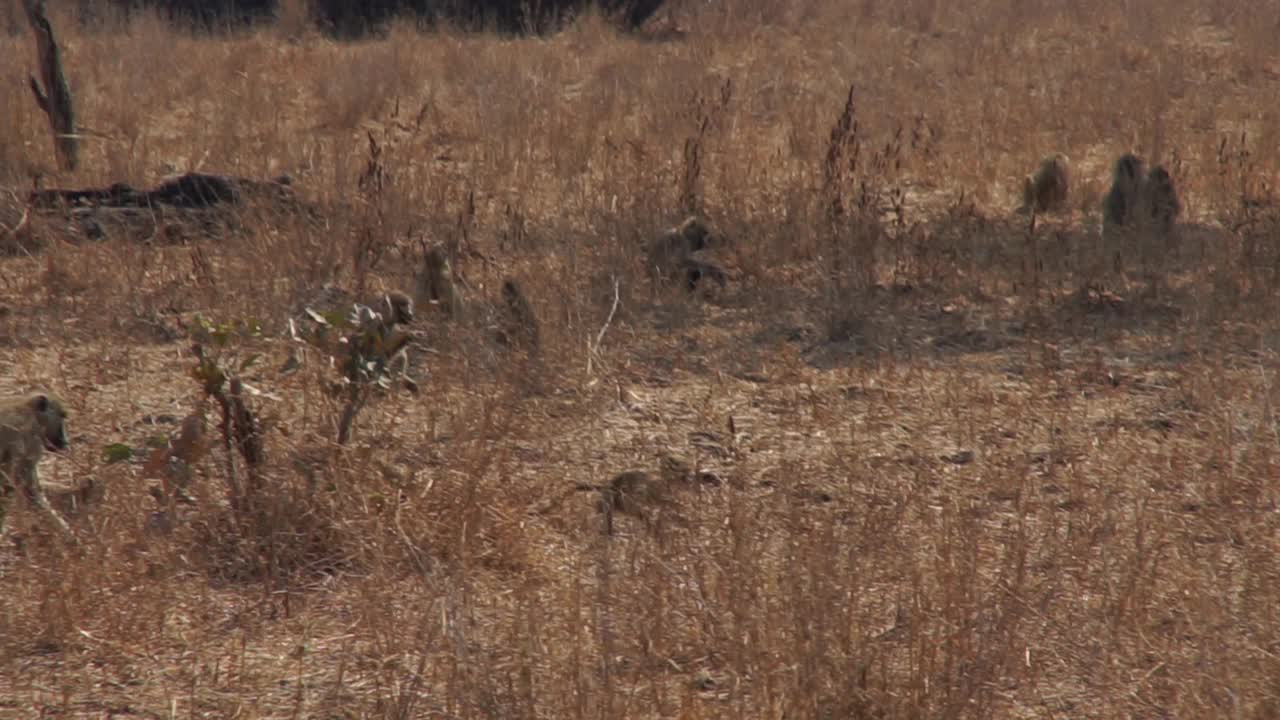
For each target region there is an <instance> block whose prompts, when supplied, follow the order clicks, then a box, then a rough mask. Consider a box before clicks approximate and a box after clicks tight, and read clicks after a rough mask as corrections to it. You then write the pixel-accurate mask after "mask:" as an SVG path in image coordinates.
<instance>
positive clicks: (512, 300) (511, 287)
mask: <svg viewBox="0 0 1280 720" xmlns="http://www.w3.org/2000/svg"><path fill="white" fill-rule="evenodd" d="M502 305H503V310H502V318H501V320H500V324H499V328H498V342H500V343H502V344H503V345H506V346H513V345H523V346H524V347H525V348H526V349H527V350H530V351H533V350H537V348H538V342H539V340H538V318H537V317H535V316H534V314H533V308H532V307H531V306H530V305H529V301H528V300H526V299H525V297H524V293H522V292H521V291H520V286H519V285H517V284H516V281H515V280H513V279H511V278H507V279H506V280H505V281H504V282H503V283H502Z"/></svg>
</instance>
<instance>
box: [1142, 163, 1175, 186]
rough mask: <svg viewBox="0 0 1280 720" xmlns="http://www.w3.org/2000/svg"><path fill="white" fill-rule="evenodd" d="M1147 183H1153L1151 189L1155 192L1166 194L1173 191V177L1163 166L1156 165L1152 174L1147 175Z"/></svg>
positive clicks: (1152, 169)
mask: <svg viewBox="0 0 1280 720" xmlns="http://www.w3.org/2000/svg"><path fill="white" fill-rule="evenodd" d="M1147 182H1149V183H1151V187H1152V188H1153V189H1154V191H1155V192H1166V191H1169V190H1172V189H1173V176H1171V175H1170V174H1169V171H1168V170H1165V169H1164V166H1163V165H1156V166H1155V167H1153V168H1151V172H1150V173H1148V175H1147Z"/></svg>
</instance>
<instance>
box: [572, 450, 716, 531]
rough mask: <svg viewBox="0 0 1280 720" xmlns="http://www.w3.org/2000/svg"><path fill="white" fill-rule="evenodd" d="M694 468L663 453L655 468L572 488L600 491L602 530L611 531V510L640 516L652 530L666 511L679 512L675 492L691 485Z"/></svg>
mask: <svg viewBox="0 0 1280 720" xmlns="http://www.w3.org/2000/svg"><path fill="white" fill-rule="evenodd" d="M694 479H695V477H694V472H693V468H692V467H691V466H690V465H689V464H688V463H687V462H685V461H683V460H681V459H679V458H677V457H675V456H673V455H664V456H663V457H662V460H661V463H660V469H659V471H658V472H656V473H655V472H650V471H647V470H629V471H627V472H624V473H621V474H619V475H616V476H614V478H613V479H612V480H610V481H609V484H607V485H592V484H589V483H582V484H579V485H576V486H575V488H574V489H575V490H582V491H592V490H594V491H596V492H599V493H600V506H599V507H600V511H601V512H603V513H604V515H605V531H606V532H607V533H608V534H609V535H613V516H614V513H622V514H624V515H630V516H632V517H635V518H638V519H640V520H641V521H642V522H644V524H645V526H646V527H648V528H649V529H650V530H651V531H652V530H655V529H656V528H657V527H658V522H659V521H660V519H661V518H662V516H663V513H664V512H665V513H666V514H667V515H673V514H674V515H677V516H678V515H679V510H680V506H681V503H680V502H679V500H678V499H677V497H676V493H677V492H678V491H679V490H681V489H682V488H686V487H690V486H692V482H693V480H694Z"/></svg>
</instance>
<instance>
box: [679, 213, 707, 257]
mask: <svg viewBox="0 0 1280 720" xmlns="http://www.w3.org/2000/svg"><path fill="white" fill-rule="evenodd" d="M677 230H678V231H679V233H680V236H681V237H683V238H684V241H685V243H686V246H687V247H688V249H689V252H697V251H699V250H705V249H707V247H708V246H709V245H710V244H711V239H712V238H711V231H710V230H709V229H707V226H706V224H705V223H703V222H702V220H700V219H698V218H697V217H689V218H686V219H685V221H684V222H682V223H680V226H679V228H677Z"/></svg>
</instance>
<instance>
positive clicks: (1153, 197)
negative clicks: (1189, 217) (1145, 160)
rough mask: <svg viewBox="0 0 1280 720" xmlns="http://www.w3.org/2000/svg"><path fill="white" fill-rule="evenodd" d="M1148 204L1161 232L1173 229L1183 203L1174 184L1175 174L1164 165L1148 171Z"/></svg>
mask: <svg viewBox="0 0 1280 720" xmlns="http://www.w3.org/2000/svg"><path fill="white" fill-rule="evenodd" d="M1146 190H1147V200H1146V202H1147V205H1148V206H1149V207H1150V209H1151V219H1152V221H1153V222H1154V223H1155V227H1157V228H1159V229H1160V231H1161V232H1165V233H1167V232H1169V231H1170V230H1172V229H1173V223H1174V221H1175V220H1176V219H1177V217H1178V215H1179V214H1180V213H1181V212H1182V203H1181V202H1180V201H1179V200H1178V191H1177V189H1176V188H1174V186H1173V176H1171V175H1170V174H1169V171H1168V170H1165V169H1164V166H1163V165H1156V166H1155V167H1153V168H1151V172H1149V173H1147V183H1146Z"/></svg>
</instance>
